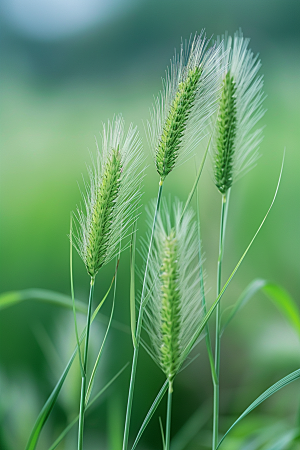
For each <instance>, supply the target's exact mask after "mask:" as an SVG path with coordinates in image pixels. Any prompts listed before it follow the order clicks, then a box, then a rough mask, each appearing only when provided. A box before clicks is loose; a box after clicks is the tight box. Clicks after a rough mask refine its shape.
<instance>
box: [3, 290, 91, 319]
mask: <svg viewBox="0 0 300 450" xmlns="http://www.w3.org/2000/svg"><path fill="white" fill-rule="evenodd" d="M25 300H40V301H42V302H45V303H51V304H54V305H58V306H63V307H64V308H72V299H71V297H69V296H68V295H64V294H60V293H59V292H54V291H48V290H46V289H24V290H21V291H10V292H4V293H3V294H1V295H0V310H1V309H5V308H8V307H10V306H13V305H16V304H18V303H21V302H23V301H25ZM75 305H76V310H77V311H78V312H81V313H83V314H86V310H87V307H86V304H85V303H83V302H80V301H78V300H76V301H75Z"/></svg>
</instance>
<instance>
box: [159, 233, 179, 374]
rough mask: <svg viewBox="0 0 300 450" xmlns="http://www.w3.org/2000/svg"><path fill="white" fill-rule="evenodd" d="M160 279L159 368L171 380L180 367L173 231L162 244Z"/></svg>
mask: <svg viewBox="0 0 300 450" xmlns="http://www.w3.org/2000/svg"><path fill="white" fill-rule="evenodd" d="M162 254H163V259H162V265H161V271H160V278H161V293H162V304H161V336H162V345H161V349H160V351H161V366H162V368H163V371H164V373H165V375H166V376H167V378H169V380H170V381H172V380H173V378H174V376H175V375H176V373H177V371H178V368H179V366H180V344H179V333H180V292H179V287H178V281H179V280H178V278H179V274H178V250H177V239H176V236H175V231H174V229H173V230H171V232H170V234H169V235H168V236H166V238H165V242H164V243H163V253H162Z"/></svg>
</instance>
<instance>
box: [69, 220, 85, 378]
mask: <svg viewBox="0 0 300 450" xmlns="http://www.w3.org/2000/svg"><path fill="white" fill-rule="evenodd" d="M72 239H73V229H72V215H71V219H70V283H71V297H72V307H73V317H74V326H75V335H76V342H77V348H78V357H79V364H80V373H81V377H83V376H84V370H83V363H82V356H81V350H80V344H79V336H78V326H77V319H76V306H75V296H74V283H73V253H72V250H73V242H72Z"/></svg>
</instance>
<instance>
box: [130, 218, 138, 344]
mask: <svg viewBox="0 0 300 450" xmlns="http://www.w3.org/2000/svg"><path fill="white" fill-rule="evenodd" d="M136 224H137V223H136V222H135V224H134V229H133V233H132V235H131V245H130V325H131V335H132V343H133V347H134V348H136V346H137V343H136V338H135V329H136V314H135V245H136V226H137V225H136Z"/></svg>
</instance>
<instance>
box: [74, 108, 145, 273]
mask: <svg viewBox="0 0 300 450" xmlns="http://www.w3.org/2000/svg"><path fill="white" fill-rule="evenodd" d="M141 163H142V154H141V142H140V140H139V138H138V134H137V132H136V129H135V128H133V126H132V125H130V127H129V130H128V132H127V134H125V132H124V121H123V119H122V117H121V116H117V117H116V118H115V119H114V120H113V122H112V123H110V122H109V123H108V125H107V126H103V134H102V148H101V151H100V150H99V149H98V152H97V162H96V164H95V163H94V164H93V167H92V168H89V179H90V183H89V185H85V188H86V192H85V194H84V195H83V198H84V205H85V207H84V209H83V208H81V207H80V208H78V209H77V214H76V218H77V224H78V225H77V229H76V234H75V239H74V245H75V247H76V249H77V251H78V253H79V255H80V256H81V258H82V260H83V262H84V264H85V266H86V269H87V272H88V274H89V275H90V276H91V277H92V278H94V277H95V276H96V274H97V272H98V271H99V269H100V268H101V267H102V266H103V265H104V264H106V263H108V262H109V261H110V260H111V259H112V258H113V257H114V256H115V255H116V254H117V253H118V249H119V244H120V241H121V240H122V239H123V238H125V237H126V236H128V235H129V234H130V228H131V227H132V225H133V224H134V222H135V220H136V219H137V215H138V209H139V201H140V198H141V181H142V178H143V170H141ZM125 247H126V244H125V246H124V245H123V249H124V248H125Z"/></svg>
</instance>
